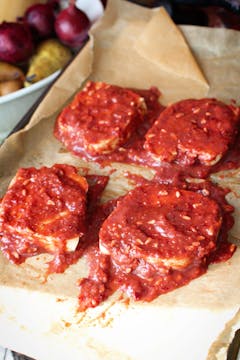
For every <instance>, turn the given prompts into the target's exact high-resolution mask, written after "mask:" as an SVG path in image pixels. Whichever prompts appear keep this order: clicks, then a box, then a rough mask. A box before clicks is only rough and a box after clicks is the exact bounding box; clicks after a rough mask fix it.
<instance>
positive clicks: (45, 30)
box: [24, 4, 55, 39]
mask: <svg viewBox="0 0 240 360" xmlns="http://www.w3.org/2000/svg"><path fill="white" fill-rule="evenodd" d="M24 20H25V21H26V22H27V23H28V25H29V26H30V27H31V29H33V32H34V33H35V34H36V35H37V37H39V38H41V39H44V38H49V37H52V36H53V35H54V33H55V31H54V21H55V14H54V6H53V4H34V5H32V6H30V7H29V8H28V9H27V10H26V12H25V14H24Z"/></svg>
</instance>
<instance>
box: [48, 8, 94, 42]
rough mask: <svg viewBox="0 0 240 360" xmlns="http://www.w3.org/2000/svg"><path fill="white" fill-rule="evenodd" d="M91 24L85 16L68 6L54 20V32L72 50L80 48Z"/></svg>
mask: <svg viewBox="0 0 240 360" xmlns="http://www.w3.org/2000/svg"><path fill="white" fill-rule="evenodd" d="M90 26H91V23H90V21H89V19H88V17H87V15H86V14H85V13H84V12H83V11H81V10H79V9H77V7H76V6H75V5H74V4H70V5H69V6H68V7H67V8H66V9H64V10H62V11H61V12H60V13H59V14H58V15H57V17H56V20H55V32H56V34H57V36H58V38H59V39H60V40H61V42H62V43H63V44H65V45H67V46H70V47H72V48H78V47H80V46H81V45H82V44H83V43H84V41H85V40H86V39H87V36H88V30H89V28H90Z"/></svg>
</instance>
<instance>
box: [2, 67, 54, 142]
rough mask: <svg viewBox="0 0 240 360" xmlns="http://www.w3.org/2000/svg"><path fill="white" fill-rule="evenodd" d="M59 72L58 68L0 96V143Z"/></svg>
mask: <svg viewBox="0 0 240 360" xmlns="http://www.w3.org/2000/svg"><path fill="white" fill-rule="evenodd" d="M59 72H60V70H59V71H56V72H55V73H53V74H51V75H50V76H48V77H46V78H45V79H43V80H40V81H38V82H37V83H35V84H33V85H31V86H29V87H27V88H23V89H20V90H18V91H15V92H13V93H11V94H8V95H4V96H0V144H1V142H2V141H3V140H4V139H5V138H6V137H7V135H8V134H9V133H10V132H11V131H12V130H13V129H14V127H15V126H16V125H17V124H18V122H19V121H20V120H21V118H22V117H23V116H24V115H25V114H26V112H27V111H28V110H29V109H30V107H31V106H32V105H33V104H34V102H35V101H36V100H37V99H38V98H39V96H40V95H41V94H42V93H43V92H44V90H45V89H46V88H47V87H48V86H49V85H50V84H51V83H52V82H53V81H54V80H55V79H56V77H57V76H58V74H59Z"/></svg>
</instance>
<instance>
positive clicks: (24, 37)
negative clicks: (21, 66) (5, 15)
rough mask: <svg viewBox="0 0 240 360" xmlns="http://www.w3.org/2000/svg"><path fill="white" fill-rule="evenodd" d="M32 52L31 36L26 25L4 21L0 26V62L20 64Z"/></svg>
mask: <svg viewBox="0 0 240 360" xmlns="http://www.w3.org/2000/svg"><path fill="white" fill-rule="evenodd" d="M33 50H34V45H33V39H32V34H31V31H30V28H29V26H28V25H27V24H22V23H18V22H15V23H14V22H6V21H4V22H3V23H2V24H0V60H2V61H6V62H9V63H12V64H14V63H21V62H24V61H27V60H28V59H29V57H30V56H31V55H32V53H33Z"/></svg>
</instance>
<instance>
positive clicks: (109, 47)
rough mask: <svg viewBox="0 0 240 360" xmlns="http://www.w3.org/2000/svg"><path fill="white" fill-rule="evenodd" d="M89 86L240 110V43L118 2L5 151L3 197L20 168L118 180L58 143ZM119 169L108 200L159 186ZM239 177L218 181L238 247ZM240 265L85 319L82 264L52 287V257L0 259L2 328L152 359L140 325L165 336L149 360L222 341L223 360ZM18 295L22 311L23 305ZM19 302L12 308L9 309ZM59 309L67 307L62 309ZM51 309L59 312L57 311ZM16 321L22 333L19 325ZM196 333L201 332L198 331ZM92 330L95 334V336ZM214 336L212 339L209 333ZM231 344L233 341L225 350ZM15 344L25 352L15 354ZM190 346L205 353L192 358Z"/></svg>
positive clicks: (117, 302) (0, 160) (112, 303)
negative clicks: (64, 120) (217, 102)
mask: <svg viewBox="0 0 240 360" xmlns="http://www.w3.org/2000/svg"><path fill="white" fill-rule="evenodd" d="M188 45H189V46H188ZM88 78H91V79H93V80H101V81H106V82H110V83H113V84H119V85H123V86H130V87H140V88H148V87H150V86H153V85H155V86H158V87H159V89H160V90H161V92H162V97H161V101H162V103H164V104H168V103H170V102H174V101H176V100H180V99H183V98H188V97H191V98H201V97H204V96H217V97H218V98H220V99H223V100H224V101H226V102H229V101H231V99H235V100H236V101H237V102H238V103H239V102H240V98H239V83H240V82H239V80H240V33H239V32H237V31H233V30H223V29H206V28H198V27H194V26H181V27H177V26H175V25H174V24H173V22H172V21H171V19H170V18H169V17H168V15H167V13H166V12H165V10H164V9H162V8H160V9H154V10H150V9H145V8H143V7H140V6H137V5H134V4H130V3H127V2H125V1H122V0H112V1H111V0H110V1H109V4H108V8H107V10H106V13H105V16H104V17H103V18H102V20H101V21H100V22H99V23H98V24H96V26H95V27H94V28H93V30H92V33H91V38H90V40H89V42H88V44H87V45H86V47H85V48H84V49H83V51H82V52H81V53H80V54H79V55H78V56H77V57H76V58H75V60H74V61H73V63H72V64H71V66H69V67H68V68H67V69H66V70H65V72H64V73H63V74H62V76H61V77H60V79H59V80H58V81H57V82H56V83H55V85H54V86H53V87H52V89H51V90H50V91H49V93H48V95H47V96H46V97H45V99H44V100H43V101H42V103H41V104H40V106H39V107H38V109H37V110H36V112H35V113H34V114H33V116H32V119H31V121H30V123H29V125H28V126H27V127H26V128H25V129H24V130H22V131H20V132H19V133H17V134H14V135H12V136H11V137H10V138H9V139H8V140H7V141H5V143H4V144H3V145H2V147H1V148H0V177H1V180H0V196H1V195H3V194H4V192H5V191H6V188H7V186H8V183H9V181H10V179H11V178H12V176H13V175H14V174H15V172H16V170H17V169H18V168H19V167H27V166H36V167H39V166H42V165H46V166H50V165H52V164H54V163H68V164H73V165H76V166H78V167H81V166H83V167H84V168H86V167H88V168H89V169H90V171H92V172H94V173H99V174H106V173H109V170H110V169H109V168H105V169H101V168H99V167H98V166H97V165H96V164H94V163H88V164H86V163H85V162H84V161H82V160H81V159H79V158H77V157H75V156H72V155H71V154H69V153H68V152H67V151H66V150H65V149H64V148H63V146H62V145H61V144H60V143H59V142H58V141H57V140H56V139H55V138H54V137H53V134H52V130H53V124H54V121H55V118H56V116H57V114H58V113H59V112H60V110H61V109H62V107H63V106H64V105H65V104H66V103H67V102H68V101H70V99H71V98H72V96H73V95H74V93H75V92H76V91H77V90H79V89H80V88H81V86H82V84H83V83H84V81H85V80H87V79H88ZM114 167H115V168H116V169H117V171H115V172H114V173H112V174H111V179H110V182H109V185H108V187H107V189H106V191H105V193H104V197H103V200H106V199H109V198H112V197H115V196H118V195H120V194H123V193H125V192H126V191H127V190H128V189H129V188H131V186H132V184H131V183H129V182H128V180H127V179H126V178H124V176H123V174H124V171H125V170H126V169H127V170H130V171H132V172H135V173H141V174H142V175H143V176H145V177H147V178H151V177H152V176H153V172H152V171H151V170H149V169H142V168H139V167H135V166H129V165H121V164H114ZM80 172H81V169H80ZM239 177H240V175H239V171H238V170H237V171H235V172H234V173H233V172H230V173H227V174H224V177H220V176H218V175H216V176H215V177H214V180H215V181H217V182H221V183H222V185H223V186H230V187H232V189H233V191H232V193H231V194H230V197H229V198H230V200H231V201H232V203H234V205H236V207H237V209H236V211H235V214H237V216H236V225H235V227H234V229H233V231H232V235H231V240H233V241H237V240H238V239H239V238H240V231H239V230H240V226H239V220H238V214H239V211H240V210H239V209H240V204H239V198H240V196H239V194H240V189H239V187H240V182H239ZM234 238H235V239H234ZM239 261H240V250H239V249H238V250H237V252H236V253H235V254H234V256H233V258H232V259H230V260H229V261H228V262H226V263H221V264H217V265H213V266H211V267H210V269H209V271H208V272H207V274H206V275H204V276H202V277H200V278H199V279H196V280H194V281H192V282H191V283H190V284H189V285H188V286H185V287H183V288H180V289H177V290H176V291H174V292H171V293H169V294H166V295H162V296H160V297H159V298H158V299H156V300H155V301H153V302H152V303H150V304H141V303H140V304H139V303H137V304H130V305H126V303H124V302H122V301H121V298H119V294H115V295H114V297H113V298H111V299H109V300H107V301H106V302H105V303H104V304H103V305H102V306H99V307H98V308H97V309H94V310H89V311H87V312H86V313H85V314H76V313H75V311H74V309H75V308H76V304H77V288H76V285H75V282H76V280H77V279H78V278H79V277H80V276H81V275H83V274H85V273H86V266H85V264H84V263H83V262H81V261H80V262H79V263H78V264H77V265H75V266H73V267H70V268H69V269H68V270H67V271H66V273H64V274H56V275H53V276H51V277H50V278H49V279H48V281H47V282H46V283H44V284H43V283H42V281H41V274H42V264H43V262H44V257H38V258H37V259H35V258H34V259H29V260H28V261H27V263H26V264H23V265H21V266H15V265H11V264H9V263H8V261H7V260H6V259H4V258H3V257H2V256H1V254H0V318H1V319H0V320H1V321H2V323H4V321H5V322H6V323H7V324H8V325H9V326H10V328H11V327H13V328H14V329H15V330H16V334H21V335H22V337H21V339H22V343H23V344H25V342H26V339H27V338H28V336H27V335H26V333H24V334H23V332H22V330H21V329H22V327H23V326H24V328H25V329H28V330H29V331H30V332H31V331H33V332H34V331H35V332H36V334H37V335H38V338H40V335H41V336H42V337H41V339H42V341H43V343H44V341H45V340H44V339H45V337H44V336H45V335H46V334H47V336H49V339H50V338H51V339H52V336H53V335H54V336H53V339H52V341H53V342H54V341H55V340H54V339H55V336H57V337H58V336H60V337H61V339H62V340H61V341H63V343H64V344H65V345H66V344H67V345H66V348H67V349H68V350H69V349H73V350H72V351H73V352H74V351H75V350H76V349H77V350H76V351H77V354H78V356H79V354H81V356H86V353H87V354H88V351H90V350H91V351H90V355H89V354H88V356H89V357H87V356H86V359H88V358H89V359H94V360H95V359H102V358H104V359H108V358H109V359H113V358H114V359H121V360H122V359H137V360H141V359H144V357H143V356H145V352H144V351H145V350H146V349H143V348H141V346H144V345H141V346H140V344H141V343H144V341H142V342H141V341H140V342H139V341H137V340H135V342H134V341H133V344H132V343H131V344H130V343H128V338H129V336H130V335H131V332H133V331H134V329H135V331H137V328H138V327H139V328H140V325H139V324H138V322H139V321H140V319H141V321H142V322H143V324H144V323H146V324H147V325H146V326H149V327H151V326H155V327H156V331H153V332H154V334H155V333H156V335H154V339H153V338H152V340H151V339H150V338H149V336H150V335H148V334H146V339H147V341H149V342H150V345H151V346H152V347H151V348H150V345H149V346H148V347H147V350H146V351H147V353H148V354H150V355H149V357H148V358H151V359H154V358H155V359H157V358H165V359H167V360H172V359H174V360H175V359H176V358H178V360H180V359H184V360H193V358H194V360H203V359H206V358H207V356H208V355H207V354H208V350H209V347H210V345H211V344H212V343H213V341H214V340H216V338H217V337H218V339H217V341H216V342H215V343H214V345H213V348H212V349H213V350H212V349H211V351H210V353H209V359H216V356H217V355H216V354H217V353H218V352H219V351H220V350H219V349H221V351H225V350H226V348H227V345H228V343H229V341H230V339H231V337H232V331H233V329H234V328H236V327H237V326H238V324H239V314H238V309H239V299H240V287H239V284H240V271H239ZM16 294H17V296H18V297H19V299H21V300H22V302H21V301H18V302H16V301H14V297H15V296H16ZM12 298H13V300H12V301H11V305H9V304H10V302H9V299H12ZM29 299H31V301H32V303H33V304H35V306H39V309H42V310H43V311H47V316H46V318H45V317H44V318H43V319H42V318H41V320H39V321H38V322H34V321H30V320H29V319H30V317H29V319H28V320H26V308H25V307H24V305H22V303H23V304H24V302H27V303H28V302H29V301H30V300H29ZM56 299H58V300H59V299H60V300H59V301H58V302H57V300H56ZM46 302H47V303H49V304H52V305H51V306H50V305H49V307H48V306H47V305H46ZM30 304H31V302H30V303H29V306H31V305H30ZM24 309H25V310H24ZM49 309H50V310H49ZM143 309H144V311H143ZM28 311H30V310H29V309H28ZM6 314H7V315H6ZM13 314H14V316H15V319H16V321H13V323H14V324H15V325H13V323H12V322H11V321H10V320H11V319H12V317H13ZM126 314H127V316H129V319H131V316H132V321H133V323H132V322H131V326H130V327H129V321H130V320H128V321H127V322H126V324H125V323H122V322H121V321H122V320H123V319H125V317H126ZM1 316H2V317H1ZM31 319H32V317H31ZM183 319H184V320H183ZM230 320H231V321H230ZM1 321H0V324H1ZM135 321H136V326H135V325H134V322H135ZM181 321H183V323H184V324H187V325H186V327H187V328H188V332H187V335H186V333H185V335H186V336H182V335H181V326H180V322H181ZM229 321H230V322H229ZM228 322H229V323H228ZM63 323H64V324H66V323H68V324H69V323H71V324H73V323H74V324H75V326H74V327H72V328H71V329H70V328H69V327H68V329H67V333H66V328H65V325H63ZM192 323H194V326H195V328H196V330H194V329H193V328H191V324H192ZM227 323H228V324H227ZM16 324H17V325H16ZM109 324H111V325H109ZM169 324H171V326H170V325H169ZM226 324H227V325H226ZM138 325H139V326H138ZM225 325H226V328H225ZM14 326H15V327H14ZM159 326H161V328H159ZM18 327H19V328H18ZM35 327H36V328H35ZM93 327H94V329H93ZM198 327H199V328H198ZM89 328H91V332H89V331H88V330H87V329H89ZM103 328H104V329H105V330H106V331H105V330H104V331H103ZM173 328H175V333H174V334H175V335H176V336H177V333H178V331H179V336H180V338H179V341H178V343H177V345H179V346H180V345H181V346H180V348H181V349H182V355H179V354H181V351H180V352H178V347H176V351H175V349H174V347H171V334H172V331H173V330H172V329H173ZM205 328H206V331H205V330H204V331H203V332H202V329H205ZM19 329H20V330H19ZM111 329H112V330H111ZM199 329H200V332H201V334H200V333H199ZM18 330H19V332H18ZM121 331H122V332H124V333H126V336H124V335H122V339H123V340H120V339H119V338H118V335H119V333H121ZM158 331H160V332H161V331H163V334H164V337H163V339H162V340H161V341H160V339H158V338H157V333H158ZM220 332H223V334H222V335H221V334H220ZM3 333H4V332H2V334H3ZM226 333H227V336H226ZM90 334H91V335H90ZM138 335H139V336H140V337H141V336H142V334H138ZM109 337H110V338H111V341H112V345H111V346H110V345H109V343H108V338H109ZM165 337H166V338H165ZM188 337H189V338H188ZM1 338H2V339H4V340H2V341H3V345H6V346H10V347H14V346H15V347H16V350H17V351H19V348H21V345H20V344H19V342H15V343H13V341H12V342H11V341H10V342H9V343H8V338H7V335H6V336H5V337H4V334H3V335H1V336H0V343H1ZM43 338H44V339H43ZM75 338H81V341H79V343H78V345H76V343H75V342H74V339H75ZM223 338H224V339H226V338H227V340H224V341H223ZM64 341H65V342H66V343H65V342H64ZM118 341H119V342H118ZM121 341H122V342H121ZM124 341H125V342H124ZM164 341H165V343H164ZM16 343H17V344H18V345H14V344H16ZM180 343H181V344H180ZM164 344H165V346H166V349H168V351H169V353H171V354H172V357H171V358H170V357H169V358H166V357H164V354H165V353H164V350H163V349H164ZM189 344H191V345H192V346H193V347H195V350H196V351H194V352H192V351H193V350H191V351H190V349H189V347H188V345H189ZM51 345H52V343H51ZM145 346H146V344H145ZM138 347H139V350H138ZM170 348H171V350H170ZM24 349H25V348H24ZM55 349H56V352H55V353H54V354H52V355H51V359H55V357H54V356H55V355H56V354H57V355H58V358H59V355H60V354H61V351H62V348H61V349H60V350H59V345H56V344H55ZM101 349H102V350H101ZM186 349H187V350H186ZM42 351H43V350H42ZM52 351H53V352H54V350H52ZM81 351H82V352H81ZM92 351H93V353H92ZM113 351H114V352H113ZM28 354H29V355H32V356H33V355H34V356H38V358H39V359H40V358H44V357H43V356H44V355H43V353H41V351H40V350H37V351H36V349H35V348H34V349H33V350H32V352H30V350H29V348H28ZM111 354H112V355H111ZM94 356H95V357H94ZM111 356H112V357H111ZM154 356H155V357H154ZM174 356H175V357H174ZM56 358H57V357H56ZM60 358H61V357H60ZM63 358H64V357H63ZM69 358H70V357H69Z"/></svg>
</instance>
